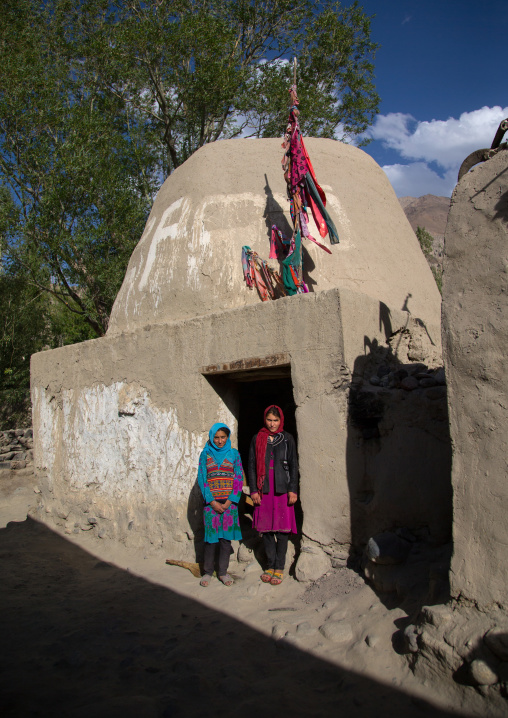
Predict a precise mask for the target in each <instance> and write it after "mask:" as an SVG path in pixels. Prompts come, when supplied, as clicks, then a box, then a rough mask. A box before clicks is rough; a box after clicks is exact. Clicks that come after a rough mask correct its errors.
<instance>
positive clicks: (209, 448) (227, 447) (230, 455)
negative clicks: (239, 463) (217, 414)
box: [205, 423, 235, 466]
mask: <svg viewBox="0 0 508 718" xmlns="http://www.w3.org/2000/svg"><path fill="white" fill-rule="evenodd" d="M219 429H227V430H228V431H229V436H228V440H227V441H226V443H225V444H224V446H223V447H222V449H219V447H218V446H216V445H215V444H214V442H213V439H214V436H215V434H216V433H217V432H218V431H219ZM230 437H231V430H230V428H229V426H227V425H226V424H222V423H218V424H214V425H213V426H212V428H211V429H210V431H209V432H208V441H207V442H206V446H205V451H206V453H207V454H208V456H211V457H212V459H213V460H214V461H215V463H216V464H217V466H220V465H221V464H222V462H223V461H224V459H229V461H231V463H232V464H233V463H234V461H235V450H234V449H233V447H232V446H231V438H230Z"/></svg>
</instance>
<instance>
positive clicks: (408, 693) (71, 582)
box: [0, 472, 480, 718]
mask: <svg viewBox="0 0 508 718" xmlns="http://www.w3.org/2000/svg"><path fill="white" fill-rule="evenodd" d="M12 473H13V472H11V474H12ZM34 499H35V494H34V486H33V480H30V477H29V475H28V474H27V475H25V476H22V475H19V472H18V476H17V477H15V478H13V477H12V475H9V476H8V477H6V476H3V477H0V556H1V562H2V589H1V594H0V596H1V597H0V620H1V635H2V639H3V641H2V642H3V646H4V650H3V652H2V657H1V659H0V661H1V672H0V690H1V695H2V715H3V716H5V718H8V717H13V716H16V717H18V716H19V717H23V718H25V717H29V716H52V717H54V716H63V717H64V718H65V717H66V716H73V718H82V717H83V718H84V717H85V716H90V715H93V716H94V717H95V718H117V717H118V718H120V716H121V718H130V717H131V716H132V718H134V716H136V718H137V717H139V716H141V717H142V718H152V716H153V718H156V717H157V718H193V717H194V716H196V717H197V716H203V718H204V717H205V716H226V717H228V716H242V717H245V718H250V716H259V715H263V716H266V717H267V718H270V717H271V716H274V717H275V716H277V717H278V718H280V716H291V717H298V716H313V717H316V718H328V717H329V716H336V715H341V716H353V715H354V716H355V717H356V716H357V717H358V718H367V717H368V718H374V717H377V716H385V715H389V716H394V717H397V716H404V717H407V716H418V717H420V716H421V717H423V716H433V717H443V718H444V716H452V715H463V716H464V715H472V714H471V713H469V712H468V707H467V705H468V704H467V696H465V698H464V700H461V701H460V704H458V703H457V696H456V693H454V692H450V693H447V692H446V690H445V691H443V689H442V687H437V686H435V685H421V684H419V683H418V681H417V680H416V679H415V677H414V676H413V675H412V673H411V672H410V671H409V669H408V667H407V661H406V659H405V657H404V656H402V655H399V654H397V653H396V652H395V651H394V649H393V645H392V639H393V635H394V633H395V632H396V631H397V630H398V626H400V625H401V622H403V621H404V619H405V618H406V615H407V614H406V612H405V611H404V610H403V608H401V607H398V606H393V605H390V603H389V601H386V600H383V597H379V596H377V595H376V593H375V592H374V591H373V590H372V588H371V587H370V586H369V585H367V584H366V583H365V582H364V580H363V578H362V577H361V576H360V575H359V574H358V573H356V572H354V571H351V570H350V569H348V568H342V569H337V570H335V571H333V572H331V573H330V575H328V576H325V577H324V578H323V579H321V580H320V581H319V582H317V583H314V584H311V585H303V584H300V583H298V582H297V581H295V580H294V579H293V578H291V577H287V578H286V579H285V580H284V582H283V583H282V584H281V585H280V586H278V587H274V586H270V585H266V584H263V583H261V582H260V580H259V575H260V567H259V564H258V563H257V562H256V561H253V562H252V563H250V564H237V563H236V562H234V563H233V564H232V565H231V569H232V572H233V573H234V574H235V577H236V578H235V583H234V585H233V586H232V587H230V588H227V587H225V586H223V585H222V584H221V583H219V581H217V580H216V579H215V578H214V579H213V581H212V583H211V585H210V586H209V587H208V588H206V589H204V588H202V587H200V586H199V582H198V579H196V578H194V577H193V576H192V574H191V573H190V572H189V571H187V570H185V569H182V568H179V567H176V566H167V565H166V564H165V558H166V557H164V556H163V555H158V556H153V555H151V556H148V555H144V554H143V552H140V551H134V550H132V549H127V548H125V547H124V546H122V545H118V544H114V543H112V542H105V541H101V540H100V539H97V538H95V537H93V536H91V535H90V534H88V533H87V534H82V535H78V536H74V535H73V536H72V540H71V539H70V537H68V536H62V535H59V534H58V533H56V532H55V531H53V530H51V529H50V528H48V527H47V526H46V525H44V524H42V523H38V522H36V521H34V520H33V519H31V518H27V511H28V510H29V506H30V505H31V504H33V503H34V502H35V501H34ZM327 622H328V624H330V622H334V624H335V625H338V624H340V630H339V632H338V634H337V636H336V637H335V638H333V639H331V638H329V637H326V636H325V635H323V633H322V632H321V631H320V630H319V629H320V627H322V626H323V625H324V624H325V623H327ZM470 690H473V689H470ZM474 714H475V715H480V713H478V712H475V713H474Z"/></svg>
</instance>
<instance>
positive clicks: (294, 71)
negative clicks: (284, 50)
mask: <svg viewBox="0 0 508 718" xmlns="http://www.w3.org/2000/svg"><path fill="white" fill-rule="evenodd" d="M293 85H295V86H296V57H295V59H294V60H293Z"/></svg>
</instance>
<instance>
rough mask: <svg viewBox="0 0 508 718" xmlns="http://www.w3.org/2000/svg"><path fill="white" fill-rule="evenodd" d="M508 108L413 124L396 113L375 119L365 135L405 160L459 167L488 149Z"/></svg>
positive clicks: (407, 117) (409, 116)
mask: <svg viewBox="0 0 508 718" xmlns="http://www.w3.org/2000/svg"><path fill="white" fill-rule="evenodd" d="M507 116H508V107H505V108H502V107H482V108H481V110H474V111H473V112H463V113H462V114H461V116H460V117H459V119H458V120H456V119H455V118H454V117H450V118H449V119H448V120H431V121H430V122H417V121H416V120H415V119H414V117H412V116H411V115H405V114H402V113H400V112H396V113H390V114H388V115H378V117H377V118H376V121H375V123H374V125H373V127H372V128H371V129H370V130H369V132H368V134H369V136H370V137H372V139H374V140H380V141H381V142H383V144H384V145H385V146H386V147H389V148H390V149H393V150H396V151H397V152H400V154H401V156H402V157H404V158H406V159H413V160H425V161H426V162H437V163H438V164H439V165H441V167H444V168H451V167H456V166H457V165H460V163H461V162H462V160H464V159H465V158H466V157H467V155H468V154H470V153H471V152H473V151H474V150H479V149H481V148H483V147H490V145H491V143H492V140H493V139H494V134H495V132H496V130H497V127H498V125H499V123H500V122H501V120H504V119H505V117H507Z"/></svg>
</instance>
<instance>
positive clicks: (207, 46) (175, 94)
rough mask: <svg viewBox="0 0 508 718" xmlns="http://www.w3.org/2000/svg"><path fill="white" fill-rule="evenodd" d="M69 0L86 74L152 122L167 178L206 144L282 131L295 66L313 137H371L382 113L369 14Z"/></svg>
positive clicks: (267, 3)
mask: <svg viewBox="0 0 508 718" xmlns="http://www.w3.org/2000/svg"><path fill="white" fill-rule="evenodd" d="M71 5H72V3H68V6H69V7H68V9H67V12H68V17H69V18H70V19H69V21H68V22H69V25H70V26H72V27H73V28H75V27H76V26H77V25H78V24H79V26H80V27H81V28H82V30H81V32H82V35H83V37H86V38H87V41H86V42H87V49H86V51H85V52H84V53H83V57H84V64H85V67H86V70H87V71H88V72H89V73H90V74H91V75H93V76H94V77H96V78H97V81H98V82H99V83H101V86H102V87H104V88H107V89H108V90H109V91H110V92H111V93H112V94H114V95H115V96H116V97H117V98H118V99H119V100H121V101H122V102H123V103H125V106H126V107H127V106H129V107H131V108H132V111H133V112H134V113H136V115H137V116H138V117H140V118H143V121H144V122H146V123H147V125H148V126H149V128H150V130H151V131H152V132H153V133H154V135H153V136H154V140H155V141H157V142H158V144H159V152H160V155H159V156H160V168H161V171H162V174H163V175H164V176H165V175H167V174H169V173H170V171H171V170H172V169H174V168H175V167H178V165H180V164H181V163H182V162H184V161H185V160H186V159H187V158H188V157H189V156H190V155H191V154H192V153H193V152H195V151H196V150H197V149H198V148H199V147H201V146H203V145H204V144H206V143H207V142H213V141H215V140H218V139H223V138H228V137H236V136H238V135H240V134H243V135H248V136H256V137H274V136H281V135H282V133H283V130H284V127H285V121H286V117H287V110H288V89H289V85H290V84H291V82H292V73H293V70H292V59H293V57H294V56H296V57H297V59H298V91H299V97H300V102H301V107H302V109H303V112H302V116H301V124H302V130H303V131H304V133H306V134H311V135H315V136H322V137H336V136H339V137H340V138H341V139H348V138H354V137H356V136H358V135H359V134H361V133H363V132H364V131H365V130H366V128H367V127H368V125H369V124H370V122H371V121H372V120H373V118H374V115H375V114H376V112H377V109H378V104H379V97H378V96H377V94H376V92H375V89H374V84H373V70H374V67H373V64H372V59H373V56H374V53H375V50H376V47H377V46H376V45H375V44H374V43H372V42H371V41H370V18H368V17H367V16H366V15H365V14H364V13H363V10H362V9H361V8H360V7H359V6H358V4H357V3H354V4H353V5H352V6H351V7H346V8H344V7H342V6H341V4H340V3H338V2H331V1H330V0H325V2H317V1H316V0H180V1H175V0H158V2H157V3H146V2H140V1H139V0H133V2H129V3H123V2H119V3H111V2H103V1H102V0H85V1H84V2H82V3H80V4H79V6H77V8H75V14H74V15H72V7H71Z"/></svg>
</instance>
